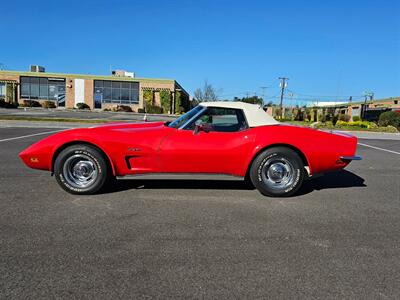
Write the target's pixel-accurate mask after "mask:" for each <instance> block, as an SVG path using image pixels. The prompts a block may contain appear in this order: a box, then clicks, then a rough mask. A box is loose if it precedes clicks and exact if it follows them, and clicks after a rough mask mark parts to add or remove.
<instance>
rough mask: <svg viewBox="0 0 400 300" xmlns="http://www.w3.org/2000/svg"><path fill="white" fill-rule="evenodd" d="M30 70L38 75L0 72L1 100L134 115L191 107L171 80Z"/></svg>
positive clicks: (121, 73) (131, 74) (184, 95)
mask: <svg viewBox="0 0 400 300" xmlns="http://www.w3.org/2000/svg"><path fill="white" fill-rule="evenodd" d="M32 70H35V71H37V72H32V71H31V72H19V71H0V99H4V100H5V101H6V102H9V103H19V104H20V105H21V104H26V103H30V102H32V101H37V102H39V103H41V104H42V103H44V102H45V101H51V102H53V103H54V104H55V106H56V107H60V108H63V107H65V108H75V107H76V105H77V104H78V103H86V104H87V105H88V106H89V107H90V108H91V109H109V108H112V107H115V106H117V105H128V106H130V107H131V108H132V109H133V110H134V111H136V112H137V111H138V110H140V109H143V108H144V107H145V103H146V105H152V106H158V107H163V108H164V113H168V112H172V113H174V112H176V111H182V110H183V111H186V110H187V109H188V108H189V105H190V103H189V94H188V93H187V92H186V91H185V90H184V89H183V88H182V86H180V85H179V83H178V82H176V81H175V80H173V79H155V78H136V77H134V74H133V73H129V72H124V71H117V72H113V75H110V76H100V75H82V74H63V73H46V72H44V68H32ZM125 74H126V76H125ZM161 94H162V95H163V97H164V98H163V99H166V100H164V102H163V103H161V102H162V101H161V99H160V98H161V97H160V95H161ZM166 102H169V103H166ZM163 104H164V105H163ZM166 110H167V111H166Z"/></svg>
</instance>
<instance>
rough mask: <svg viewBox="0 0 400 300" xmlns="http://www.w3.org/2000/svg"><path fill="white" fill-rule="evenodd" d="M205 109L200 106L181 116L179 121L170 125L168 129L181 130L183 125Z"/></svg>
mask: <svg viewBox="0 0 400 300" xmlns="http://www.w3.org/2000/svg"><path fill="white" fill-rule="evenodd" d="M202 109H203V107H202V106H200V105H198V106H196V107H195V108H193V109H191V110H189V111H188V112H187V113H186V114H184V115H182V116H180V117H179V118H178V119H176V120H175V121H173V122H172V123H170V124H168V127H172V128H179V127H181V126H182V125H183V124H185V123H186V122H187V121H188V120H190V119H191V118H192V117H193V116H194V115H196V114H197V113H198V112H199V111H201V110H202Z"/></svg>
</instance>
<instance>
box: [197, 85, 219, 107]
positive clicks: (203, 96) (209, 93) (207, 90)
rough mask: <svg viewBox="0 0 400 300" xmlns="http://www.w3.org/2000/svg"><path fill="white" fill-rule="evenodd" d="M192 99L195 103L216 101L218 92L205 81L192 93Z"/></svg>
mask: <svg viewBox="0 0 400 300" xmlns="http://www.w3.org/2000/svg"><path fill="white" fill-rule="evenodd" d="M194 99H195V100H196V101H197V102H207V101H218V92H217V90H216V89H215V88H214V87H213V86H212V85H211V84H209V83H208V81H207V80H205V81H204V86H203V87H202V88H198V89H196V90H195V91H194Z"/></svg>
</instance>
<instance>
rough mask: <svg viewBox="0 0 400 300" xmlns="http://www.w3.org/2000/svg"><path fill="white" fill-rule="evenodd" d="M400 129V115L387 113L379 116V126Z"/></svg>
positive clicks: (393, 112)
mask: <svg viewBox="0 0 400 300" xmlns="http://www.w3.org/2000/svg"><path fill="white" fill-rule="evenodd" d="M388 125H390V126H393V127H400V113H398V112H395V111H387V112H384V113H382V114H381V115H380V116H379V126H388Z"/></svg>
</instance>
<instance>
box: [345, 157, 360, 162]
mask: <svg viewBox="0 0 400 300" xmlns="http://www.w3.org/2000/svg"><path fill="white" fill-rule="evenodd" d="M340 160H342V161H346V162H349V161H352V160H362V157H361V156H341V157H340Z"/></svg>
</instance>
